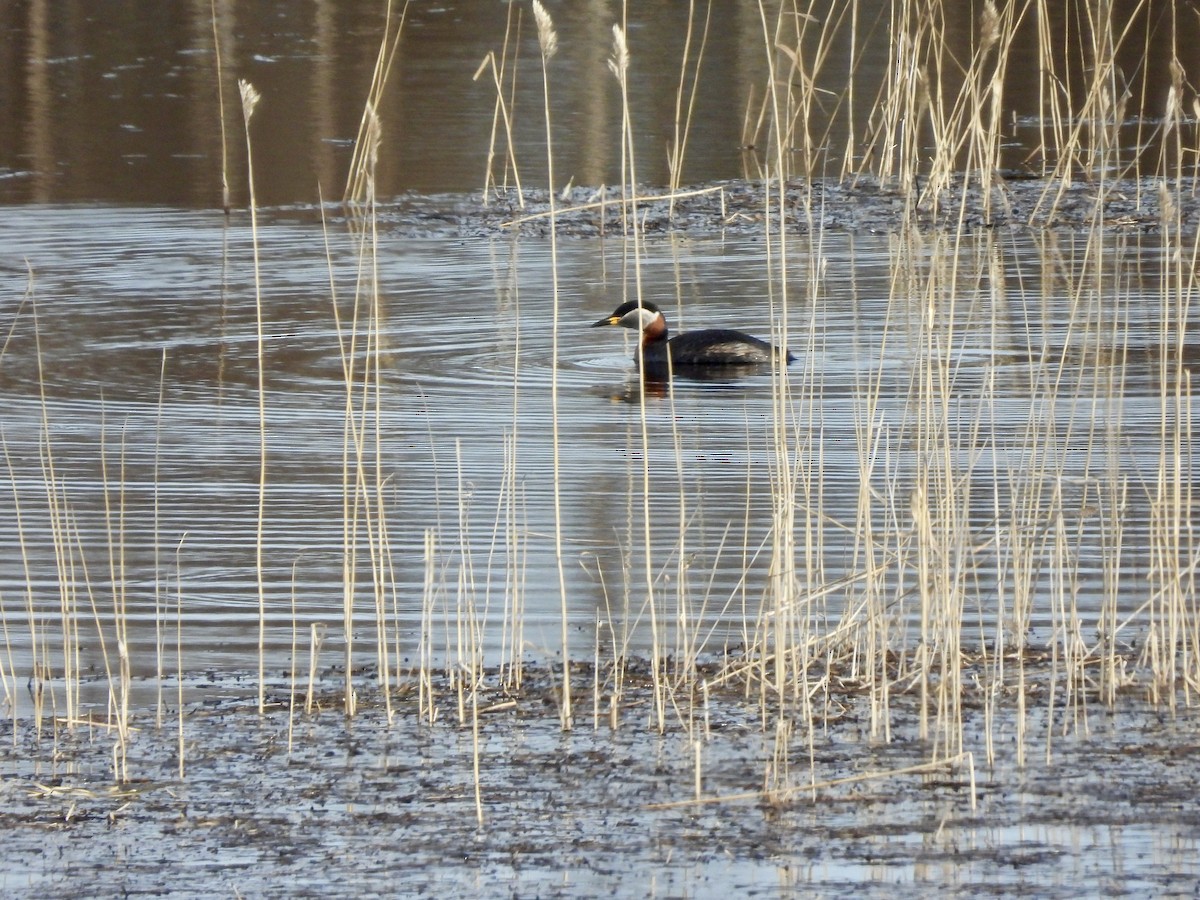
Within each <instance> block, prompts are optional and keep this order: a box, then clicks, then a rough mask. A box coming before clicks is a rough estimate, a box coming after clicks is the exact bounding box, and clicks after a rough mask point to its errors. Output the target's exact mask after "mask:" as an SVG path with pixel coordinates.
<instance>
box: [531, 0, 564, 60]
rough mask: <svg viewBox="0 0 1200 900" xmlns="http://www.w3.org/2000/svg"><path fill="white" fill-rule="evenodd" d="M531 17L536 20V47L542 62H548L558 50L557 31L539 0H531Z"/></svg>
mask: <svg viewBox="0 0 1200 900" xmlns="http://www.w3.org/2000/svg"><path fill="white" fill-rule="evenodd" d="M533 18H534V19H535V20H536V21H537V30H538V47H539V48H540V49H541V51H542V62H543V63H545V62H549V61H550V59H551V57H553V56H554V54H555V53H557V52H558V33H557V32H556V31H555V30H554V23H553V22H552V21H551V20H550V13H548V12H546V7H544V6H542V4H541V3H540V2H539V0H533Z"/></svg>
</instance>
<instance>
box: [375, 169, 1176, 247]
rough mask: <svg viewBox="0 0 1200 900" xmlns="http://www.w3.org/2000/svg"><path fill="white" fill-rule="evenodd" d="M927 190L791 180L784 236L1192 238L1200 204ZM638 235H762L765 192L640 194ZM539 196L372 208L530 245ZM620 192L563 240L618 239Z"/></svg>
mask: <svg viewBox="0 0 1200 900" xmlns="http://www.w3.org/2000/svg"><path fill="white" fill-rule="evenodd" d="M928 187H929V184H928V181H927V180H926V179H921V180H919V181H918V182H917V184H916V185H915V186H914V187H913V188H912V190H907V191H906V190H901V189H898V188H896V187H891V186H887V185H883V184H880V183H876V182H873V181H870V180H868V179H860V180H858V181H857V182H839V181H834V180H823V179H818V180H813V181H808V180H797V181H792V182H789V183H788V184H787V186H786V188H785V191H784V199H783V207H784V222H785V225H784V227H785V228H786V229H787V230H788V231H789V233H793V234H796V233H799V234H804V233H809V232H818V231H822V230H835V231H846V232H853V233H865V234H881V233H888V232H894V231H898V230H900V229H901V228H902V227H906V226H914V225H915V226H916V227H917V228H920V229H924V230H936V229H943V230H960V229H966V230H968V231H970V230H976V229H985V228H1012V229H1018V230H1023V229H1056V230H1062V231H1079V232H1087V233H1091V232H1093V231H1126V232H1129V231H1133V232H1149V233H1153V232H1158V231H1161V230H1163V229H1164V227H1165V228H1169V229H1171V230H1178V231H1180V232H1185V233H1194V232H1195V231H1196V229H1197V228H1198V227H1200V201H1198V199H1197V195H1196V191H1195V189H1194V186H1193V185H1192V184H1191V183H1190V182H1186V183H1183V184H1177V183H1175V182H1173V181H1164V180H1161V179H1149V178H1146V179H1117V180H1113V181H1110V182H1106V183H1096V182H1092V181H1076V182H1071V183H1066V184H1064V183H1060V182H1051V181H1046V180H1044V179H1041V178H1031V177H1028V176H1026V175H1024V174H1023V173H1007V174H1004V175H999V176H997V178H996V179H995V182H994V186H993V187H992V188H991V190H988V191H985V190H983V189H982V188H981V187H980V186H979V185H978V183H976V182H974V181H972V182H966V183H964V182H963V181H962V179H961V178H956V179H955V180H954V181H953V182H952V183H951V184H949V185H947V186H946V188H945V189H944V190H940V191H937V192H931V191H929V190H928ZM639 194H640V196H639V199H638V202H637V210H638V221H639V225H640V228H641V231H642V233H644V234H660V233H665V232H669V231H683V232H717V231H720V232H724V233H727V234H759V233H762V231H763V228H764V226H765V224H766V223H767V219H768V213H767V209H768V206H767V203H768V196H767V187H766V185H765V183H764V182H761V181H728V182H721V183H717V184H708V185H703V186H699V187H687V188H682V189H680V191H679V192H677V195H676V196H675V198H674V200H672V199H671V198H670V197H669V192H668V191H667V190H666V189H665V188H653V187H645V188H643V189H642V190H641V191H640V192H639ZM549 199H550V198H549V196H548V194H547V192H546V191H544V190H541V191H539V190H525V191H523V192H522V193H521V194H518V193H517V192H516V191H515V190H503V191H499V192H496V194H495V195H494V197H492V198H491V199H490V200H489V202H488V203H486V204H485V203H483V202H482V201H481V199H480V197H479V195H477V194H475V195H441V196H432V197H431V196H415V195H414V196H410V197H405V198H400V199H399V200H397V201H396V202H395V203H392V204H388V205H385V206H382V207H380V209H379V213H380V218H381V220H382V221H383V222H384V223H385V224H386V225H387V226H388V227H389V229H391V230H392V231H395V232H399V233H404V234H410V235H421V236H445V235H447V234H458V235H496V234H512V233H520V234H531V235H543V234H547V233H548V232H549V228H550V202H549ZM622 199H623V198H622V193H621V190H620V188H611V187H600V188H596V187H572V188H569V189H568V190H566V191H564V192H563V193H562V194H561V195H560V196H558V197H556V198H555V204H554V214H555V222H556V227H557V228H558V230H559V232H560V233H563V234H566V235H573V236H579V237H593V236H598V235H601V234H620V233H622V232H623V231H624V230H625V228H626V225H625V223H624V221H623V219H622ZM769 199H770V203H771V207H770V208H771V209H772V210H773V212H772V213H771V214H770V220H771V224H772V225H778V221H779V213H778V209H779V197H778V189H777V187H772V196H771V197H770V198H769Z"/></svg>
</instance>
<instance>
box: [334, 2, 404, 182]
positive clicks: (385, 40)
mask: <svg viewBox="0 0 1200 900" xmlns="http://www.w3.org/2000/svg"><path fill="white" fill-rule="evenodd" d="M408 4H409V0H404V6H403V7H401V9H400V18H399V20H398V21H397V22H396V26H395V31H394V32H393V31H392V20H393V18H394V12H393V9H394V6H395V2H394V0H387V6H386V9H385V13H384V24H383V37H382V39H381V40H380V42H379V52H378V54H377V55H376V57H375V68H374V70H373V71H372V73H371V85H370V87H369V88H368V90H367V98H366V101H365V102H364V104H363V114H362V119H361V121H360V122H359V124H358V135H357V136H356V137H355V139H354V153H353V155H352V156H351V159H350V170H349V173H348V174H347V176H346V190H345V193H344V194H343V195H342V200H343V202H345V203H351V204H352V203H358V202H360V201H362V199H363V196H364V192H365V191H366V188H367V165H368V161H369V157H370V156H371V154H372V153H373V152H376V150H377V141H378V139H377V137H375V136H373V135H372V129H376V128H378V120H377V119H376V114H377V111H378V109H379V107H380V103H381V102H382V100H383V92H384V89H385V88H386V87H387V81H388V76H389V75H390V74H391V71H392V64H393V63H394V62H395V60H396V54H397V53H398V52H399V50H400V37H401V35H402V34H403V33H404V22H405V19H406V18H407V17H408ZM372 119H376V121H374V123H373V122H372ZM373 145H374V146H373ZM372 166H373V164H372Z"/></svg>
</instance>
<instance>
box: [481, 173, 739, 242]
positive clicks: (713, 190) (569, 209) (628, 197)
mask: <svg viewBox="0 0 1200 900" xmlns="http://www.w3.org/2000/svg"><path fill="white" fill-rule="evenodd" d="M624 191H625V193H624V194H623V198H622V203H623V204H628V205H629V206H630V207H632V208H637V207H638V206H641V205H644V204H648V203H656V202H661V201H663V200H667V201H669V202H670V203H674V202H675V201H676V200H685V199H687V198H689V197H702V196H704V195H705V194H720V195H721V197H722V201H721V202H722V205H723V204H724V196H725V186H724V185H715V186H713V187H703V188H692V189H690V190H686V191H669V192H668V193H665V194H639V193H637V192H636V189H635V188H631V187H629V186H628V185H626V186H625V187H624ZM598 193H599V194H601V195H602V199H600V200H596V201H594V202H591V203H580V204H578V205H577V206H556V207H554V215H555V216H556V217H557V216H564V215H567V214H568V213H578V212H587V211H588V210H589V209H598V210H601V211H602V212H603V211H604V210H606V209H607V208H608V207H609V206H610V205H612V203H613V201H612V200H609V199H607V198H606V197H603V195H604V193H605V192H604V190H603V189H601V190H599V191H598ZM548 218H550V211H549V210H543V211H541V212H536V213H530V214H529V215H526V216H520V217H518V218H516V219H509V220H508V221H507V222H501V223H500V227H501V228H516V227H517V226H518V225H524V224H526V223H528V222H536V221H538V220H540V219H548ZM606 232H607V229H606V228H604V227H601V228H600V234H601V236H603V235H604V234H605V233H606Z"/></svg>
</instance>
